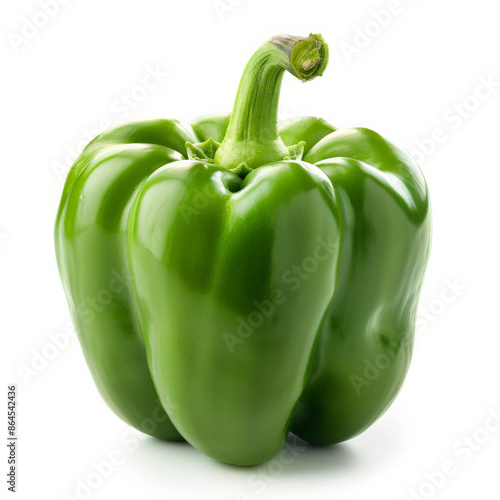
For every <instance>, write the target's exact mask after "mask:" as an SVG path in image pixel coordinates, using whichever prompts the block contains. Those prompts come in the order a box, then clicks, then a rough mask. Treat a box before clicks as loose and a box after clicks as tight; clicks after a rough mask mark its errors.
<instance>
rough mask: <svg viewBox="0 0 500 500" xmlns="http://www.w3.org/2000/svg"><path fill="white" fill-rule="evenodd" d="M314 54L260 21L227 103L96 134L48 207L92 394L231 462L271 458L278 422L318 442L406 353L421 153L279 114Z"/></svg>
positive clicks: (381, 387) (401, 367) (314, 41)
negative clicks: (280, 118)
mask: <svg viewBox="0 0 500 500" xmlns="http://www.w3.org/2000/svg"><path fill="white" fill-rule="evenodd" d="M299 49H300V50H299ZM327 55H328V54H327V51H326V45H325V44H324V41H323V39H322V38H321V37H320V36H319V35H311V36H310V37H309V38H307V39H300V38H297V37H289V38H279V37H275V38H273V39H271V41H270V42H269V43H268V44H266V45H264V46H263V48H262V49H260V50H259V51H258V52H257V53H256V55H254V58H252V59H251V62H250V63H249V65H248V66H247V68H246V70H245V73H244V76H243V78H242V84H241V85H240V90H239V93H238V96H237V99H236V102H235V108H234V109H233V113H232V114H225V115H212V116H208V117H202V118H199V119H197V120H194V121H193V122H192V123H191V124H183V123H181V122H179V121H177V120H152V121H144V122H136V123H132V124H127V125H124V126H121V127H118V128H115V129H113V130H109V131H107V132H104V133H103V134H101V135H100V136H99V137H97V138H96V139H95V140H94V141H92V142H91V143H90V144H89V146H87V148H86V149H85V150H84V152H83V153H82V155H81V156H80V157H79V159H78V160H77V162H76V163H75V165H74V166H73V168H72V169H71V171H70V174H69V175H68V179H67V181H66V185H65V188H64V191H63V196H62V200H61V205H60V208H59V212H58V216H57V221H56V231H55V240H56V254H57V258H58V266H59V270H60V274H61V278H62V282H63V285H64V288H65V291H66V295H67V297H68V303H69V306H70V310H71V314H72V318H73V321H74V323H75V327H76V330H77V333H78V337H79V340H80V343H81V345H82V349H83V352H84V355H85V357H86V360H87V363H88V365H89V368H90V370H91V373H92V375H93V377H94V380H95V382H96V385H97V387H98V389H99V391H100V392H101V394H102V396H103V398H104V400H105V401H106V402H107V403H108V405H109V406H110V407H111V408H112V409H113V410H114V411H115V413H117V414H118V415H119V416H120V417H121V418H122V419H123V420H125V421H126V422H128V423H129V424H130V425H132V426H134V427H136V428H138V429H140V430H142V431H143V432H146V433H148V434H150V435H152V436H155V437H159V438H163V439H169V440H178V439H182V438H184V439H186V440H187V441H188V442H189V443H191V444H192V445H193V446H195V447H196V448H198V449H199V450H201V451H202V452H204V453H206V454H207V455H209V456H212V457H214V458H216V459H218V460H221V461H224V462H228V463H232V464H237V465H252V464H257V463H261V462H263V461H265V460H267V459H269V458H272V457H273V456H274V455H276V454H277V453H278V452H279V451H280V449H281V447H282V445H283V443H284V440H285V438H286V436H287V434H288V433H289V431H290V430H292V432H294V433H295V434H296V435H298V436H299V437H301V438H302V439H305V440H306V441H308V442H311V443H314V444H319V445H328V444H333V443H337V442H341V441H344V440H346V439H349V438H351V437H353V436H355V435H357V434H359V433H360V432H362V431H363V430H365V429H366V428H367V427H369V426H370V425H371V424H372V423H373V422H374V421H375V420H376V419H377V418H378V417H379V416H380V415H381V414H382V413H383V412H384V411H385V410H386V409H387V408H388V407H389V405H390V404H391V403H392V401H393V400H394V398H395V397H396V395H397V393H398V392H399V389H400V388H401V385H402V383H403V381H404V378H405V375H406V372H407V370H408V366H409V363H410V358H411V351H412V345H413V332H414V324H415V313H416V307H417V303H418V296H419V291H420V288H421V285H422V280H423V275H424V271H425V265H426V262H427V258H428V253H429V247H430V209H429V199H428V192H427V187H426V184H425V181H424V179H423V177H422V175H421V173H420V171H419V169H418V167H417V166H416V165H415V163H414V162H413V160H412V159H411V158H410V157H409V156H408V155H407V154H406V153H404V152H402V151H401V150H399V149H397V148H396V147H395V146H394V145H392V144H391V143H390V142H388V141H387V140H385V139H384V138H382V137H381V136H380V135H378V134H377V133H375V132H373V131H370V130H367V129H349V130H337V129H336V128H335V127H334V126H332V125H330V124H329V123H328V122H326V121H325V120H323V119H319V118H314V117H301V118H295V119H291V120H287V121H285V122H283V123H280V124H278V123H277V120H276V115H277V105H278V97H277V96H278V95H279V85H280V84H281V78H282V76H283V73H284V71H285V69H286V70H288V71H289V72H291V73H292V74H294V75H295V76H297V77H299V78H301V79H305V80H307V79H312V78H314V77H315V76H319V75H320V74H321V73H322V71H323V70H324V68H325V67H326V61H327ZM262 68H264V69H262ZM269 88H271V89H274V90H273V92H269V90H268V89H269ZM266 89H267V90H266ZM249 95H252V96H253V97H254V99H253V100H250V99H249V97H248V96H249ZM245 137H248V141H245ZM255 144H258V145H259V147H254V145H255ZM367 367H374V368H372V371H371V372H369V375H367Z"/></svg>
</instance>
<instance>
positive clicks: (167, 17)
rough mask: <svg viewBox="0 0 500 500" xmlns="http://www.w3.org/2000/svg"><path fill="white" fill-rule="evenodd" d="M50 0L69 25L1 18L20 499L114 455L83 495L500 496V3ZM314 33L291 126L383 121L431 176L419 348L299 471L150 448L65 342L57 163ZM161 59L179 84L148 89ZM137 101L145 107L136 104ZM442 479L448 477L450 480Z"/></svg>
mask: <svg viewBox="0 0 500 500" xmlns="http://www.w3.org/2000/svg"><path fill="white" fill-rule="evenodd" d="M53 1H56V5H57V7H56V8H54V7H53V8H52V9H53V12H52V14H51V15H52V17H50V19H48V20H47V19H45V21H47V22H46V23H45V25H44V26H41V27H39V28H37V27H35V29H34V30H33V28H32V29H31V31H30V30H29V28H26V25H27V23H29V22H30V21H35V20H36V21H37V23H38V24H43V23H44V15H43V14H40V12H43V10H42V8H41V4H42V2H40V1H38V0H24V1H16V2H15V6H14V5H13V6H12V7H11V8H10V9H11V10H10V12H8V11H6V9H7V7H5V5H4V7H2V15H0V18H1V23H2V42H1V50H2V59H3V61H4V63H3V64H2V68H4V71H2V78H1V85H2V92H1V96H2V100H3V101H4V104H3V106H2V111H3V112H2V119H3V122H4V123H3V127H4V129H3V130H2V134H1V135H2V137H4V139H5V140H4V143H5V144H4V148H2V152H3V161H2V162H1V164H2V167H1V176H2V178H1V180H0V184H1V189H2V194H1V196H0V203H1V207H0V235H1V236H0V256H1V266H2V267H1V283H2V297H1V301H0V303H1V304H2V311H3V312H2V315H1V322H2V339H6V338H8V343H9V344H8V349H7V350H6V349H2V353H3V356H4V357H5V361H6V362H5V363H4V365H3V366H4V368H5V369H4V375H5V378H6V380H5V385H4V386H3V387H2V389H1V391H0V392H1V394H4V399H5V400H6V385H7V382H9V383H16V384H17V385H18V404H19V406H18V410H19V416H18V420H19V422H18V423H19V428H18V432H19V443H18V444H19V447H18V453H19V475H18V492H19V493H18V497H19V498H29V499H35V498H36V499H38V498H40V499H43V498H47V499H48V498H51V499H60V498H69V497H65V496H64V495H65V494H67V495H71V496H72V497H73V498H82V496H81V495H80V497H78V496H77V495H76V493H75V490H76V488H77V484H79V481H87V479H88V478H89V475H90V474H93V473H95V465H93V463H94V464H95V463H97V462H102V461H105V460H109V457H110V455H112V454H114V455H113V456H116V453H119V454H120V456H121V460H119V462H120V463H119V464H117V465H115V466H114V468H113V470H112V471H111V473H110V474H109V475H108V477H106V478H103V479H102V484H101V485H100V486H99V487H97V488H93V489H92V491H91V493H90V494H89V496H88V498H120V499H127V498H134V499H137V498H148V499H150V500H153V499H154V500H156V499H167V498H177V499H191V498H206V499H239V500H243V499H247V498H250V499H262V500H264V499H271V498H273V499H276V498H290V499H293V498H297V499H299V498H301V499H302V498H316V499H341V500H348V499H356V500H358V499H360V498H369V499H384V500H405V499H409V498H414V499H415V498H436V499H453V500H457V499H472V498H474V499H487V500H490V499H491V500H492V499H498V498H500V482H499V471H500V430H497V431H496V432H495V429H493V428H491V427H490V430H489V431H485V430H484V425H485V424H486V423H487V422H488V416H489V415H490V414H492V413H495V412H496V414H497V415H498V413H499V412H500V389H499V386H500V363H499V361H498V359H499V349H500V329H499V325H498V309H499V307H498V304H499V300H498V299H499V285H498V283H499V278H500V276H499V265H498V259H499V255H500V248H499V238H498V232H499V209H498V205H499V201H498V193H499V181H500V175H499V170H500V169H499V167H500V165H499V160H498V157H499V155H498V150H499V141H500V138H499V137H500V125H499V115H500V67H499V65H500V64H499V49H500V30H499V28H498V19H499V17H500V12H499V11H498V8H497V4H496V2H493V1H492V0H475V1H461V2H457V1H456V0H440V1H439V2H435V1H431V0H418V1H417V0H413V1H410V0H400V2H399V3H398V1H397V0H393V1H392V2H391V1H389V0H363V1H357V2H347V1H345V0H343V1H317V0H307V1H304V0H302V1H296V0H278V1H270V0H221V1H218V2H213V1H212V0H199V1H196V2H194V1H193V2H188V1H185V2H181V1H176V2H167V1H161V0H142V1H141V2H132V1H124V0H107V1H102V0H85V1H83V0H66V1H65V4H64V5H63V4H62V0H53ZM9 3H10V4H14V2H13V1H11V2H9ZM49 3H51V2H49ZM395 6H396V9H395V8H394V7H395ZM389 8H391V9H392V11H393V13H392V14H387V12H388V9H389ZM56 10H57V12H55V11H56ZM381 11H384V12H382V13H381ZM395 11H396V12H395ZM377 13H378V14H377ZM45 17H46V16H45ZM26 19H27V20H26ZM23 27H24V28H23ZM23 30H24V33H25V34H26V33H27V31H26V30H28V32H29V33H28V34H29V36H30V37H31V38H27V37H25V36H24V35H23ZM310 32H315V33H322V34H323V36H324V37H325V39H326V40H327V41H328V42H329V44H330V48H331V59H330V65H329V68H328V70H327V71H326V73H325V75H324V76H323V77H322V78H318V79H317V80H315V81H314V82H311V83H308V84H306V85H303V84H301V83H299V82H298V81H297V80H295V79H293V78H292V77H291V76H290V75H286V76H285V79H284V83H283V91H282V96H281V105H280V109H281V111H280V114H281V117H282V118H286V117H290V116H295V115H317V116H322V117H324V118H326V119H328V120H329V121H331V122H332V123H334V124H335V125H337V126H338V127H349V126H365V127H369V128H373V129H375V130H377V131H379V132H380V133H382V134H383V135H385V136H387V137H388V138H390V139H391V140H393V141H394V142H396V143H398V144H400V145H401V146H403V147H406V148H407V149H409V150H410V151H412V152H413V154H414V155H415V157H416V158H417V159H418V160H419V161H420V164H421V166H422V169H423V171H424V174H425V176H426V178H427V181H428V183H429V186H430V190H431V195H432V203H433V213H434V236H433V249H432V255H431V260H430V264H429V268H428V272H427V279H426V282H425V286H424V289H423V293H422V298H421V305H420V314H419V322H418V328H417V338H416V349H415V355H414V359H413V363H412V366H411V369H410V372H409V375H408V378H407V381H406V383H405V385H404V387H403V390H402V392H401V394H400V395H399V397H398V399H397V400H396V402H395V403H394V405H393V406H392V407H391V409H390V410H389V411H388V412H387V413H386V414H385V415H384V416H383V417H382V418H381V419H380V420H379V421H378V422H377V423H376V424H375V425H373V427H371V428H370V429H369V430H368V431H366V432H365V433H364V434H363V435H362V436H360V437H358V438H355V439H353V440H352V441H350V442H347V443H345V444H342V445H340V446H337V447H332V448H324V449H314V448H306V449H304V450H301V451H300V452H299V453H298V455H297V456H296V457H295V459H294V460H292V461H291V463H288V464H285V465H283V464H282V463H281V462H280V459H279V457H278V458H277V459H275V460H274V461H271V462H269V463H267V464H263V465H262V466H259V467H254V468H236V467H229V466H226V465H223V464H220V463H217V462H215V461H214V460H211V459H209V458H207V457H205V456H204V455H202V454H201V453H199V452H198V451H196V450H194V449H193V448H190V447H189V446H187V445H179V444H168V443H162V442H159V441H156V440H154V439H149V438H143V437H142V436H140V435H139V434H138V433H135V432H134V431H132V430H131V429H129V428H128V427H127V426H126V425H125V424H124V423H122V422H121V421H120V420H119V419H118V418H117V417H115V416H114V415H113V414H112V413H111V411H110V410H108V408H107V407H106V406H105V404H104V403H103V402H102V400H101V399H100V397H99V395H98V393H97V390H96V389H95V387H94V384H93V382H92V379H91V377H90V374H89V371H88V369H87V367H86V365H85V363H84V360H83V357H82V354H81V351H80V349H79V346H78V342H77V340H76V339H75V337H74V336H71V335H68V331H70V330H69V329H68V321H69V314H68V309H67V306H66V301H65V297H64V294H63V290H62V287H61V284H60V281H59V277H58V273H57V269H56V263H55V258H54V249H53V235H52V230H53V223H54V218H55V214H56V210H57V206H58V202H59V197H60V194H61V190H62V187H63V177H64V174H63V175H61V171H62V170H61V167H64V164H65V163H67V161H68V159H67V157H68V154H70V151H71V150H74V149H78V148H81V146H82V145H83V143H85V142H86V141H87V138H86V135H88V136H89V138H90V137H91V136H92V135H93V134H95V133H97V130H96V128H97V127H99V126H101V125H102V123H103V122H102V120H103V119H104V120H106V119H107V120H109V121H110V122H112V123H113V124H116V123H121V122H123V121H129V120H135V119H140V118H153V117H176V118H180V119H184V120H190V119H192V118H194V117H196V116H199V115H203V114H206V113H213V112H220V111H229V110H231V108H232V101H233V98H234V95H235V92H236V88H237V84H238V82H239V78H240V75H241V72H242V70H243V67H244V65H245V63H246V61H247V60H248V58H249V57H250V55H251V54H252V53H253V51H254V50H255V49H257V47H258V46H259V45H260V43H261V42H263V41H264V40H265V39H266V38H268V37H269V36H271V35H274V34H277V33H291V34H295V35H308V34H309V33H310ZM366 32H368V35H366V34H365V35H363V33H366ZM23 36H24V40H23V39H22V38H20V37H23ZM157 67H158V68H159V70H160V72H164V73H168V74H167V75H166V76H165V75H164V76H162V77H159V79H160V80H161V82H159V83H158V85H157V86H156V88H155V89H153V90H149V91H147V92H145V93H144V92H142V93H141V90H140V89H139V90H137V87H138V86H140V85H141V82H142V80H143V79H144V77H145V75H146V74H147V72H148V68H150V69H154V68H157ZM5 69H7V70H5ZM484 80H490V82H493V83H492V84H490V86H491V88H490V90H488V89H487V88H486V87H485V86H484V85H483V84H481V81H484ZM495 82H496V83H495ZM481 85H482V87H481ZM478 86H479V87H478ZM475 93H478V95H479V96H480V97H481V99H480V100H479V99H477V97H475ZM123 94H132V95H135V96H139V97H140V102H137V100H136V101H133V102H132V105H128V106H127V105H125V106H124V104H123V103H122V102H121V100H122V99H123ZM464 106H465V107H464ZM6 109H7V114H5V110H6ZM460 109H462V110H463V111H460ZM460 113H462V115H460ZM436 129H440V130H441V131H439V130H438V131H436ZM87 132H88V134H87ZM436 138H437V141H436V140H435V139H436ZM82 141H83V142H82ZM79 143H81V144H80V145H79ZM57 334H58V335H57ZM55 336H56V337H57V338H58V339H59V346H60V347H59V348H57V347H56V348H55V350H54V340H53V339H54V338H56V337H55ZM48 356H50V357H51V358H52V359H47V357H48ZM26 368H30V369H32V370H33V372H32V373H30V375H29V376H27V375H26V374H24V375H23V370H24V369H26ZM5 372H6V373H5ZM3 405H5V406H4V407H5V408H6V401H5V403H3ZM4 411H6V410H4ZM2 421H3V422H4V424H3V425H5V426H6V423H5V420H2ZM467 436H469V437H471V439H472V442H469V443H468V444H467V442H466V441H464V440H466V439H467ZM478 442H480V444H478ZM4 453H5V455H6V449H4V452H2V455H3V454H4ZM2 460H5V461H6V457H5V458H2ZM444 462H451V463H452V466H451V465H449V464H448V466H449V467H452V470H453V473H452V474H450V475H448V476H446V477H445V478H444V479H443V478H442V477H441V475H440V474H436V473H435V472H436V471H438V470H440V469H441V468H442V467H443V463H444ZM3 463H5V462H3ZM5 469H6V466H5ZM2 470H4V469H2ZM430 476H433V477H434V481H436V480H437V478H438V476H439V477H441V479H440V485H439V487H436V486H432V484H431V483H430V481H431V480H430V479H429V477H430ZM2 477H5V476H4V475H2ZM92 477H94V479H95V474H94V476H92ZM426 483H427V484H426ZM94 484H95V483H94ZM1 488H2V490H3V491H6V484H5V483H4V481H3V480H2V485H1ZM412 490H414V491H415V492H416V494H417V495H419V496H415V495H413V494H412ZM412 495H413V496H412Z"/></svg>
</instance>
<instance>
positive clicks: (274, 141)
mask: <svg viewBox="0 0 500 500" xmlns="http://www.w3.org/2000/svg"><path fill="white" fill-rule="evenodd" d="M327 64H328V45H327V44H326V42H325V40H324V39H323V37H322V36H321V35H319V34H317V35H313V34H311V35H309V36H308V37H307V38H304V37H298V36H290V35H278V36H274V37H272V38H271V39H269V40H268V41H267V42H266V43H265V44H264V45H262V46H261V47H260V48H259V49H258V50H257V52H255V53H254V55H253V56H252V57H251V58H250V60H249V61H248V63H247V65H246V67H245V70H244V72H243V75H242V77H241V81H240V85H239V87H238V93H237V95H236V100H235V102H234V107H233V112H232V114H231V119H230V121H229V126H228V129H227V132H226V136H225V137H224V140H223V141H222V143H221V145H220V147H219V149H218V150H217V152H216V154H215V158H214V163H216V164H218V165H220V166H223V167H226V168H229V169H234V168H236V167H237V166H238V165H239V164H241V163H242V162H244V163H246V165H247V166H248V168H249V169H255V168H257V167H259V166H261V165H264V164H267V163H271V162H274V161H280V160H282V159H284V158H285V157H287V156H290V153H289V151H288V149H287V147H286V146H285V144H284V143H283V141H282V140H281V138H280V136H279V134H278V102H279V95H280V89H281V82H282V79H283V75H284V73H285V70H286V71H288V72H289V73H291V74H292V75H293V76H295V77H296V78H298V79H299V80H302V81H303V82H307V81H309V80H312V79H313V78H316V77H317V76H321V75H322V74H323V72H324V70H325V68H326V66H327Z"/></svg>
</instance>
